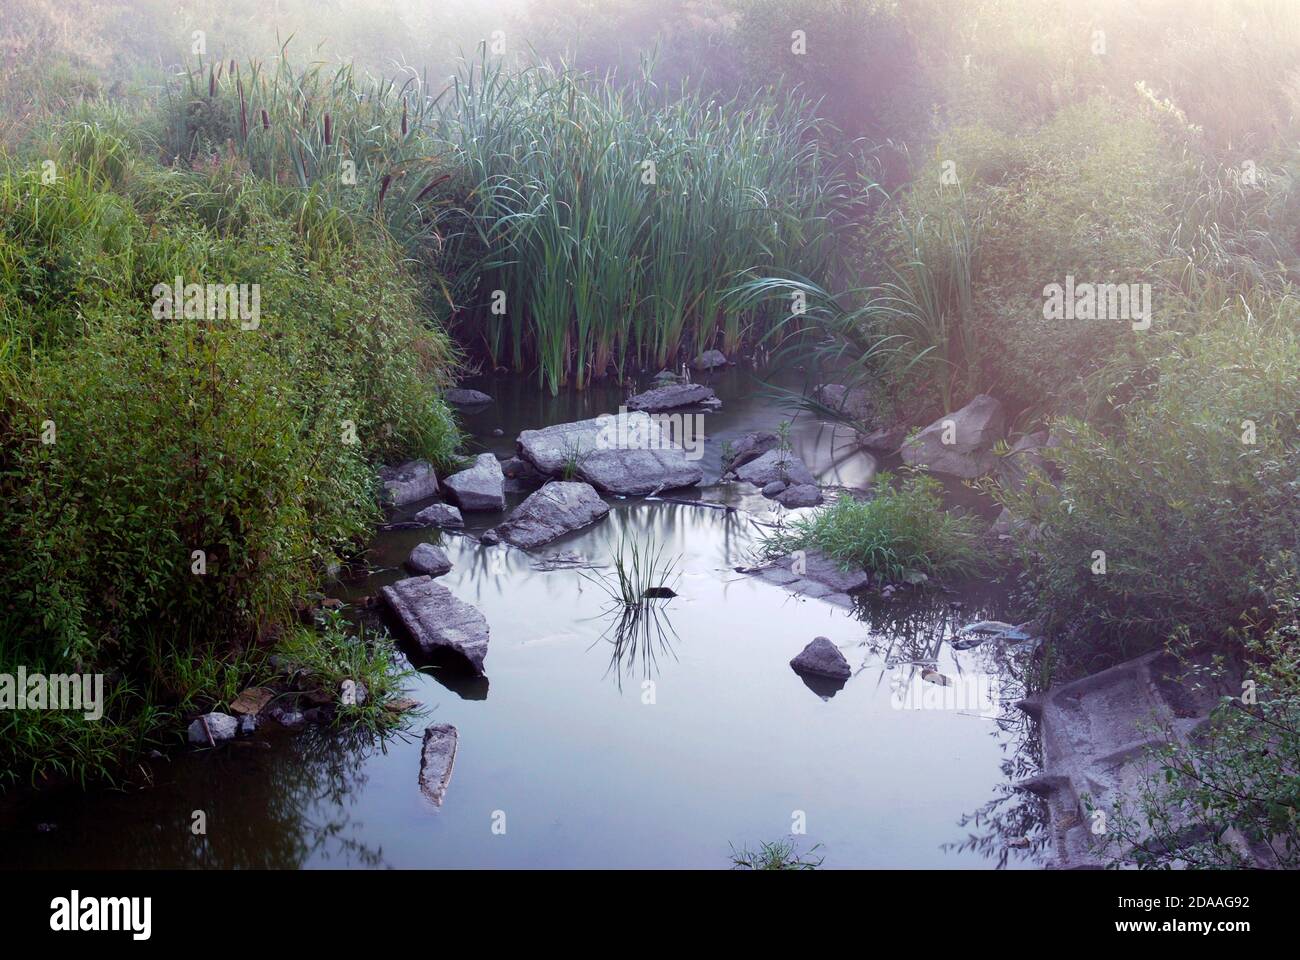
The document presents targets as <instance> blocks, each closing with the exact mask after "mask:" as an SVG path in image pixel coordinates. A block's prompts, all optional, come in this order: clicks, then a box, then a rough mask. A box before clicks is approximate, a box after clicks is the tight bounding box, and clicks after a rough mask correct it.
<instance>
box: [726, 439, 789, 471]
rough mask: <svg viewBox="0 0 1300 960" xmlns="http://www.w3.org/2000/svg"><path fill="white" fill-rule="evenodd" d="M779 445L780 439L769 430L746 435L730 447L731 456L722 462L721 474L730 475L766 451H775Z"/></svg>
mask: <svg viewBox="0 0 1300 960" xmlns="http://www.w3.org/2000/svg"><path fill="white" fill-rule="evenodd" d="M780 444H781V438H780V437H778V436H777V435H776V434H775V433H773V432H772V431H770V430H758V431H755V432H754V433H747V434H745V435H744V436H743V437H741V438H740V439H739V440H738V441H736V442H735V443H733V444H732V445H731V456H730V457H729V458H728V459H726V460H724V461H723V463H722V472H723V473H730V472H731V471H733V470H735V469H736V468H737V467H743V466H744V465H745V464H747V463H749V462H750V461H751V460H757V459H758V458H759V457H761V456H762V455H763V454H765V453H767V451H769V450H775V449H776V448H777V447H778V446H780Z"/></svg>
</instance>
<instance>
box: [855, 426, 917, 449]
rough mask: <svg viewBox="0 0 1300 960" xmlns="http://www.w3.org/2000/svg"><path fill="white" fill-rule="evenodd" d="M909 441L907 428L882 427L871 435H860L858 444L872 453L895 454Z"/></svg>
mask: <svg viewBox="0 0 1300 960" xmlns="http://www.w3.org/2000/svg"><path fill="white" fill-rule="evenodd" d="M906 439H907V428H906V427H882V428H880V429H879V430H872V431H871V432H870V433H859V434H858V443H859V445H861V447H862V448H863V449H864V450H870V451H871V452H872V453H886V454H888V453H895V452H897V450H898V447H899V445H900V444H902V442H903V441H904V440H906Z"/></svg>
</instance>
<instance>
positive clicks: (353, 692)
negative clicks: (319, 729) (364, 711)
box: [339, 680, 368, 707]
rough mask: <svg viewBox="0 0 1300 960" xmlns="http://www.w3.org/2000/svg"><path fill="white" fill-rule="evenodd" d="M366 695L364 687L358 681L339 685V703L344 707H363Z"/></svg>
mask: <svg viewBox="0 0 1300 960" xmlns="http://www.w3.org/2000/svg"><path fill="white" fill-rule="evenodd" d="M367 695H368V694H367V691H366V685H365V684H364V683H361V682H360V681H358V680H344V681H343V682H342V683H340V684H339V703H341V704H342V705H343V706H345V707H364V706H365V705H366V697H367Z"/></svg>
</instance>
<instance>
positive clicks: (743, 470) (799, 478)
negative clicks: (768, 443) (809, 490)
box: [736, 450, 817, 487]
mask: <svg viewBox="0 0 1300 960" xmlns="http://www.w3.org/2000/svg"><path fill="white" fill-rule="evenodd" d="M736 479H737V480H743V481H745V482H746V483H752V484H753V485H754V486H756V487H765V486H767V485H768V484H769V483H772V482H774V481H777V480H779V481H781V482H782V483H785V484H787V485H789V486H803V485H812V486H816V485H817V480H816V478H814V477H813V475H812V471H811V470H809V469H808V465H807V464H805V463H804V462H803V461H802V460H800V459H799V458H798V457H797V456H795V455H794V454H793V453H791V452H790V451H789V450H768V451H767V452H766V453H764V454H761V455H759V456H758V457H755V458H754V459H753V460H751V461H749V462H748V463H746V464H743V465H742V466H740V467H737V468H736Z"/></svg>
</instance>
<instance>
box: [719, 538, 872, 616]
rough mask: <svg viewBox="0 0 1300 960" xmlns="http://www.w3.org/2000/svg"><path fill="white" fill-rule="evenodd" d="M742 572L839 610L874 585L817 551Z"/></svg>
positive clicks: (850, 604) (866, 576)
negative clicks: (823, 602)
mask: <svg viewBox="0 0 1300 960" xmlns="http://www.w3.org/2000/svg"><path fill="white" fill-rule="evenodd" d="M738 569H739V572H740V573H746V574H749V575H750V576H755V577H758V578H759V579H761V580H766V581H767V582H768V583H771V584H774V585H776V586H778V587H784V588H785V589H787V590H789V591H790V592H791V593H797V594H799V595H800V596H804V597H812V598H815V599H819V600H825V601H826V602H827V603H833V604H835V605H836V606H840V607H852V606H853V598H852V597H851V596H850V594H852V593H854V592H855V591H858V590H861V589H863V588H864V587H866V586H867V585H868V584H870V583H871V577H870V576H869V575H868V574H867V572H866V571H865V570H842V569H840V565H839V564H838V563H836V562H835V561H834V560H832V559H830V558H829V557H827V556H826V555H825V554H823V553H821V552H820V551H817V550H807V551H802V552H798V553H794V554H791V555H789V556H786V557H781V558H780V559H778V560H773V561H772V562H771V563H765V564H761V565H759V566H756V567H740V568H738Z"/></svg>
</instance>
